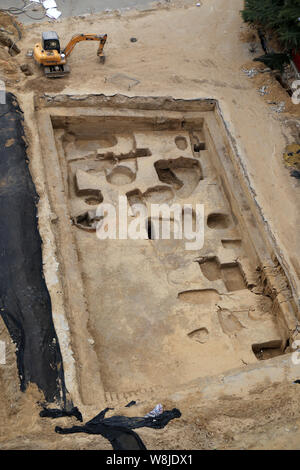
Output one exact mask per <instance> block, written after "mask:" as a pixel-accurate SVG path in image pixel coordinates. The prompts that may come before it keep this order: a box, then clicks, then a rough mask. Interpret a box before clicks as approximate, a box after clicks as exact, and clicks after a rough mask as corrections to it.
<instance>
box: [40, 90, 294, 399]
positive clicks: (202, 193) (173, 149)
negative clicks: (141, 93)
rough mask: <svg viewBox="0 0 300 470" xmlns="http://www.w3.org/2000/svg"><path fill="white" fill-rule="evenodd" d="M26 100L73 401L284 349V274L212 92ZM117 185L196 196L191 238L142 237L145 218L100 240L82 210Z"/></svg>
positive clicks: (152, 198) (288, 302) (116, 190)
mask: <svg viewBox="0 0 300 470" xmlns="http://www.w3.org/2000/svg"><path fill="white" fill-rule="evenodd" d="M35 106H36V113H37V119H38V125H39V132H40V136H43V137H42V138H40V143H41V150H42V159H43V162H44V168H45V178H46V183H47V191H48V195H49V200H50V205H51V211H52V217H51V222H52V229H53V233H54V235H55V241H56V256H57V260H58V262H59V275H60V281H61V285H62V291H63V300H64V307H65V314H66V318H67V322H68V324H69V327H70V335H71V347H72V349H73V353H74V357H75V366H76V374H77V379H78V383H79V385H80V392H81V395H82V399H83V400H86V401H87V402H89V401H90V402H93V401H94V400H95V397H96V395H97V394H98V395H99V393H100V392H99V390H100V389H101V393H103V394H104V395H105V397H106V398H107V399H108V400H109V399H110V398H111V397H114V396H128V397H129V396H130V395H131V394H133V395H135V396H136V394H138V393H142V392H145V391H147V390H149V391H150V390H153V389H155V390H156V389H158V388H160V387H162V388H168V389H176V388H178V387H180V386H182V385H184V384H187V383H189V382H190V381H192V380H194V379H197V378H198V377H207V376H213V375H218V374H224V375H225V374H226V372H227V371H230V370H231V369H236V368H245V367H247V365H253V364H255V363H258V362H259V361H265V360H268V359H270V358H272V357H274V356H280V355H283V354H285V353H286V352H287V351H290V349H289V344H290V340H291V335H292V332H293V331H294V330H295V327H296V324H297V320H296V311H295V308H294V303H293V300H292V296H291V292H290V289H289V285H288V281H287V278H286V276H285V274H284V271H283V269H282V268H281V266H280V263H279V261H278V259H277V257H276V253H275V251H274V249H273V247H272V243H271V242H270V239H269V234H268V233H267V231H266V228H265V226H264V224H263V219H262V218H261V215H260V211H259V207H257V204H256V203H255V200H254V198H253V195H252V194H251V191H250V189H249V187H248V184H247V177H246V175H245V174H244V173H243V167H242V165H241V162H240V158H239V155H238V153H237V151H236V149H235V145H234V141H233V140H232V138H231V136H230V134H229V132H228V131H227V128H226V126H225V124H224V121H223V119H222V115H221V113H220V110H219V107H218V103H217V102H215V101H214V100H209V99H207V100H191V101H186V100H174V99H171V98H142V97H136V98H128V97H125V96H121V95H116V96H114V97H106V96H103V95H98V96H95V95H93V96H85V97H77V96H55V97H40V98H37V99H36V103H35ZM119 195H126V196H127V198H128V204H129V205H133V204H135V203H144V204H146V205H147V207H150V206H149V205H150V204H151V203H166V204H173V203H180V204H182V205H183V204H192V205H195V204H197V203H198V204H204V208H205V233H204V236H205V240H204V246H203V248H202V249H201V250H186V248H185V241H184V240H174V239H171V240H157V239H154V236H153V230H154V228H153V227H154V224H153V220H151V217H150V216H149V217H148V218H147V219H146V220H145V224H146V226H147V230H148V234H149V238H148V239H146V240H130V239H128V240H100V239H99V238H97V236H96V226H97V223H98V222H99V220H98V218H97V214H96V209H97V207H98V205H99V204H102V203H112V204H115V205H116V204H117V203H118V197H119ZM133 218H134V214H133V213H132V219H133ZM129 219H130V217H129ZM58 335H59V331H58ZM93 389H94V390H93ZM114 394H118V395H114ZM83 395H84V396H83ZM87 397H89V398H87Z"/></svg>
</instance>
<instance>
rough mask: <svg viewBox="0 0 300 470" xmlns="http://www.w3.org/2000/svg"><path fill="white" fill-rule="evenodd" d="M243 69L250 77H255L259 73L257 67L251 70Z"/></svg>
mask: <svg viewBox="0 0 300 470" xmlns="http://www.w3.org/2000/svg"><path fill="white" fill-rule="evenodd" d="M242 70H243V72H244V73H245V74H246V75H247V77H249V78H252V77H255V75H257V74H258V70H256V69H250V70H248V69H242Z"/></svg>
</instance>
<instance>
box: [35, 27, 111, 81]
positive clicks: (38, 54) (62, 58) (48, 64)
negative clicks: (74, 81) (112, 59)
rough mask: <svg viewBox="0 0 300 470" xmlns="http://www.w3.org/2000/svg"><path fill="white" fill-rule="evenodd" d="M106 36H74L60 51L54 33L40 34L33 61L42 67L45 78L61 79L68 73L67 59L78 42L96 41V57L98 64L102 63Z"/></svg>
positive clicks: (56, 36)
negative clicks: (98, 59) (97, 43)
mask: <svg viewBox="0 0 300 470" xmlns="http://www.w3.org/2000/svg"><path fill="white" fill-rule="evenodd" d="M106 39H107V34H76V35H75V36H73V37H72V38H71V40H70V41H69V42H68V44H67V46H66V47H65V48H64V49H62V50H61V47H60V42H59V38H58V35H57V33H56V32H55V31H46V32H43V34H42V42H41V43H38V44H36V45H35V46H34V49H33V57H34V59H35V61H36V62H37V63H38V64H40V65H41V66H43V67H44V72H45V75H46V76H47V77H50V78H57V77H63V76H64V75H66V74H67V73H69V72H70V68H69V66H68V65H67V58H68V57H69V55H70V54H71V52H72V51H73V49H74V47H75V45H76V44H77V43H78V42H80V41H98V42H99V47H98V51H97V55H98V56H99V58H100V62H101V63H104V61H105V55H104V53H103V48H104V45H105V43H106Z"/></svg>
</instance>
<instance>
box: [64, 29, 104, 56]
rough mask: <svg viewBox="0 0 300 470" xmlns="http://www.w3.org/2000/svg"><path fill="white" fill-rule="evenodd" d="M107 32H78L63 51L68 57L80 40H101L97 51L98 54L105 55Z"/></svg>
mask: <svg viewBox="0 0 300 470" xmlns="http://www.w3.org/2000/svg"><path fill="white" fill-rule="evenodd" d="M106 39H107V34H76V35H75V36H73V37H72V38H71V39H70V41H69V42H68V44H67V45H66V47H65V49H64V50H63V51H62V52H63V54H65V56H66V57H68V56H69V55H70V54H71V52H72V51H73V49H74V47H75V46H76V44H77V43H78V42H81V41H99V47H98V51H97V55H98V56H100V58H101V56H102V57H103V48H104V45H105V43H106Z"/></svg>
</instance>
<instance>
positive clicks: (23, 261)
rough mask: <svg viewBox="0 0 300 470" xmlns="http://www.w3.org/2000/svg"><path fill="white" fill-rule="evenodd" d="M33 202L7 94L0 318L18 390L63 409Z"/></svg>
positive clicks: (2, 111)
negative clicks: (13, 349)
mask: <svg viewBox="0 0 300 470" xmlns="http://www.w3.org/2000/svg"><path fill="white" fill-rule="evenodd" d="M37 202H38V196H37V194H36V191H35V187H34V185H33V182H32V179H31V175H30V172H29V168H28V164H27V156H26V144H25V139H24V129H23V117H22V112H21V110H20V108H19V105H18V103H17V100H16V98H15V96H14V95H12V94H11V93H7V94H6V104H1V105H0V314H1V316H2V318H3V320H4V323H5V325H6V327H7V329H8V331H9V334H10V336H11V338H12V340H13V341H14V342H15V343H16V346H17V365H18V370H19V375H20V385H21V390H22V391H25V389H26V388H27V386H28V384H29V383H30V382H32V383H34V384H36V385H37V386H38V387H39V389H40V390H42V391H43V393H44V395H45V399H46V400H47V401H49V402H53V401H59V402H60V403H62V404H63V406H66V389H65V382H64V372H63V365H62V356H61V352H60V347H59V343H58V339H57V336H56V333H55V329H54V325H53V320H52V311H51V301H50V296H49V293H48V290H47V287H46V284H45V280H44V278H43V273H42V252H41V239H40V235H39V232H38V229H37V222H38V219H37V208H36V205H37Z"/></svg>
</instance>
